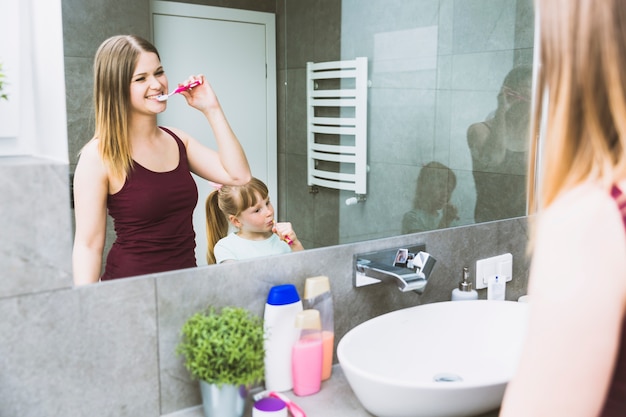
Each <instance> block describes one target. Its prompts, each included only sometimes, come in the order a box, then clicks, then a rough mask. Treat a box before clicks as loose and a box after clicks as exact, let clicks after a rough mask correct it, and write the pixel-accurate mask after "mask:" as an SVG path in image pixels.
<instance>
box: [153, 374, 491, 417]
mask: <svg viewBox="0 0 626 417" xmlns="http://www.w3.org/2000/svg"><path fill="white" fill-rule="evenodd" d="M284 394H286V395H287V397H289V398H290V399H291V400H292V401H294V402H295V403H296V404H298V405H299V406H300V408H302V410H304V412H305V413H306V416H307V417H374V416H373V414H370V413H369V412H367V411H366V410H365V409H364V408H363V406H362V405H361V403H360V402H359V400H358V399H357V398H356V397H355V396H354V393H353V392H352V389H351V388H350V385H348V381H347V380H346V377H345V376H344V373H343V371H342V369H341V366H340V365H334V366H333V375H332V376H331V377H330V379H329V380H327V381H324V382H323V383H322V389H321V390H320V392H318V393H317V394H315V395H310V396H307V397H298V396H297V395H295V394H294V393H293V392H292V391H289V392H286V393H284ZM251 415H252V404H251V401H248V404H247V407H246V411H245V413H244V417H250V416H251ZM290 416H291V414H290ZM161 417H204V413H203V411H202V406H197V407H192V408H187V409H184V410H180V411H177V412H175V413H171V414H166V415H163V416H161ZM479 417H498V411H497V410H496V411H493V412H490V413H487V414H483V415H481V416H479Z"/></svg>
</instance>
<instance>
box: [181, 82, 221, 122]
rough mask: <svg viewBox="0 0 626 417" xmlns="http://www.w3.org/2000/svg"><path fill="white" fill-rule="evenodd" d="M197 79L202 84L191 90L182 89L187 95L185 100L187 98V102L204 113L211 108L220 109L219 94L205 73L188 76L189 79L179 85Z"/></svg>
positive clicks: (184, 94)
mask: <svg viewBox="0 0 626 417" xmlns="http://www.w3.org/2000/svg"><path fill="white" fill-rule="evenodd" d="M195 81H200V82H201V84H200V85H197V86H195V87H192V88H190V89H189V90H185V91H181V93H180V94H182V95H183V96H184V97H185V100H187V104H189V105H190V106H191V107H193V108H195V109H198V110H200V111H201V112H203V113H204V112H206V111H209V110H211V109H219V108H220V103H219V101H218V99H217V95H216V94H215V92H214V91H213V87H212V86H211V84H210V83H209V82H208V81H207V80H206V78H205V77H204V75H202V74H198V75H191V76H189V78H187V80H185V82H183V83H182V84H179V87H180V86H182V85H188V84H191V83H193V82H195Z"/></svg>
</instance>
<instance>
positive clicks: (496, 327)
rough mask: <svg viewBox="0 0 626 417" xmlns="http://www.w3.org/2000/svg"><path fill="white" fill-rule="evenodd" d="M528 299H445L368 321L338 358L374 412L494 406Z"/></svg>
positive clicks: (381, 416)
mask: <svg viewBox="0 0 626 417" xmlns="http://www.w3.org/2000/svg"><path fill="white" fill-rule="evenodd" d="M527 316H528V304H527V303H518V302H513V301H486V300H476V301H454V302H452V301H447V302H440V303H432V304H424V305H420V306H417V307H411V308H405V309H402V310H397V311H394V312H391V313H387V314H384V315H382V316H378V317H375V318H373V319H370V320H368V321H366V322H364V323H362V324H360V325H358V326H356V327H354V328H353V329H351V330H350V331H348V332H347V333H346V334H345V336H344V337H343V338H342V339H341V340H340V341H339V344H338V346H337V358H338V359H339V363H340V364H341V367H342V369H343V372H344V374H345V376H346V379H347V380H348V383H349V384H350V387H351V388H352V390H353V391H354V394H355V395H356V397H357V398H358V399H359V401H360V402H361V404H362V405H363V406H364V407H365V408H366V409H367V410H368V411H369V412H370V413H372V414H374V415H375V416H378V417H421V416H424V417H438V416H440V417H453V416H465V417H467V416H475V415H479V414H483V413H486V412H488V411H490V410H494V409H497V408H498V407H499V406H500V403H501V402H502V397H503V395H504V389H505V387H506V384H507V382H508V381H509V380H510V379H511V377H512V376H513V374H514V372H515V369H516V367H517V363H518V360H519V356H520V352H521V347H522V341H523V338H524V334H525V328H526V323H527Z"/></svg>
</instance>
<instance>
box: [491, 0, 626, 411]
mask: <svg viewBox="0 0 626 417" xmlns="http://www.w3.org/2000/svg"><path fill="white" fill-rule="evenodd" d="M537 6H538V13H539V16H540V19H541V30H540V33H541V63H542V66H541V67H540V74H539V81H538V91H537V97H538V100H537V104H536V106H535V117H534V124H533V126H534V128H533V131H534V132H535V133H537V132H538V131H539V123H538V121H539V112H540V110H541V109H542V106H543V105H544V100H543V99H544V97H546V96H547V95H549V100H548V101H547V103H546V104H547V118H546V126H545V138H546V144H545V154H544V163H545V165H544V166H543V172H542V184H541V189H540V194H539V204H538V209H539V213H538V216H537V218H536V222H537V223H536V224H535V225H534V226H535V228H534V229H533V232H534V233H533V236H534V238H533V243H534V245H533V252H534V255H533V259H532V265H531V270H530V282H529V300H530V319H529V329H528V334H527V339H526V344H525V347H524V349H523V353H522V357H521V362H520V364H519V367H518V372H517V374H516V375H515V377H514V378H513V379H512V381H511V383H510V384H509V386H508V388H507V391H506V394H505V398H504V402H503V405H502V409H501V415H502V416H505V417H511V416H525V417H526V416H567V417H575V416H584V417H590V416H604V417H607V416H623V415H624V413H625V412H626V332H625V330H626V328H625V326H626V323H625V321H624V317H625V311H626V198H625V196H624V194H623V192H624V191H626V72H625V71H624V68H626V8H625V7H624V3H623V1H622V0H550V1H538V2H537ZM535 146H536V144H535Z"/></svg>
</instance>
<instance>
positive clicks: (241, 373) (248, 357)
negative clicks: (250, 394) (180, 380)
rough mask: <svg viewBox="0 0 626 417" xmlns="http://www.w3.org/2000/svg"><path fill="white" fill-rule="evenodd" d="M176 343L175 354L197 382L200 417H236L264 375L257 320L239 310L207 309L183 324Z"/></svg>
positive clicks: (239, 308) (225, 308)
mask: <svg viewBox="0 0 626 417" xmlns="http://www.w3.org/2000/svg"><path fill="white" fill-rule="evenodd" d="M181 337H182V340H181V342H180V343H179V344H178V346H177V347H176V353H177V354H178V355H182V356H184V358H185V368H187V370H188V371H189V373H190V374H191V376H192V377H193V378H194V379H198V380H199V381H200V390H201V394H202V403H203V407H204V414H205V417H218V416H219V417H241V416H242V414H243V411H244V408H245V400H246V396H247V388H249V387H251V386H252V385H254V384H256V383H259V382H261V381H262V379H263V377H264V374H265V371H264V356H265V351H264V348H263V341H264V333H263V321H262V320H261V318H260V317H258V316H254V315H252V314H251V313H250V312H249V311H248V310H246V309H245V308H241V307H224V308H222V309H221V310H220V311H218V310H217V309H215V308H214V307H209V308H207V309H206V310H204V311H201V312H198V313H196V314H194V315H193V316H191V317H190V318H189V319H188V320H187V321H186V322H185V324H184V325H183V327H182V329H181ZM218 397H219V398H220V399H219V401H216V398H218Z"/></svg>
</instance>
